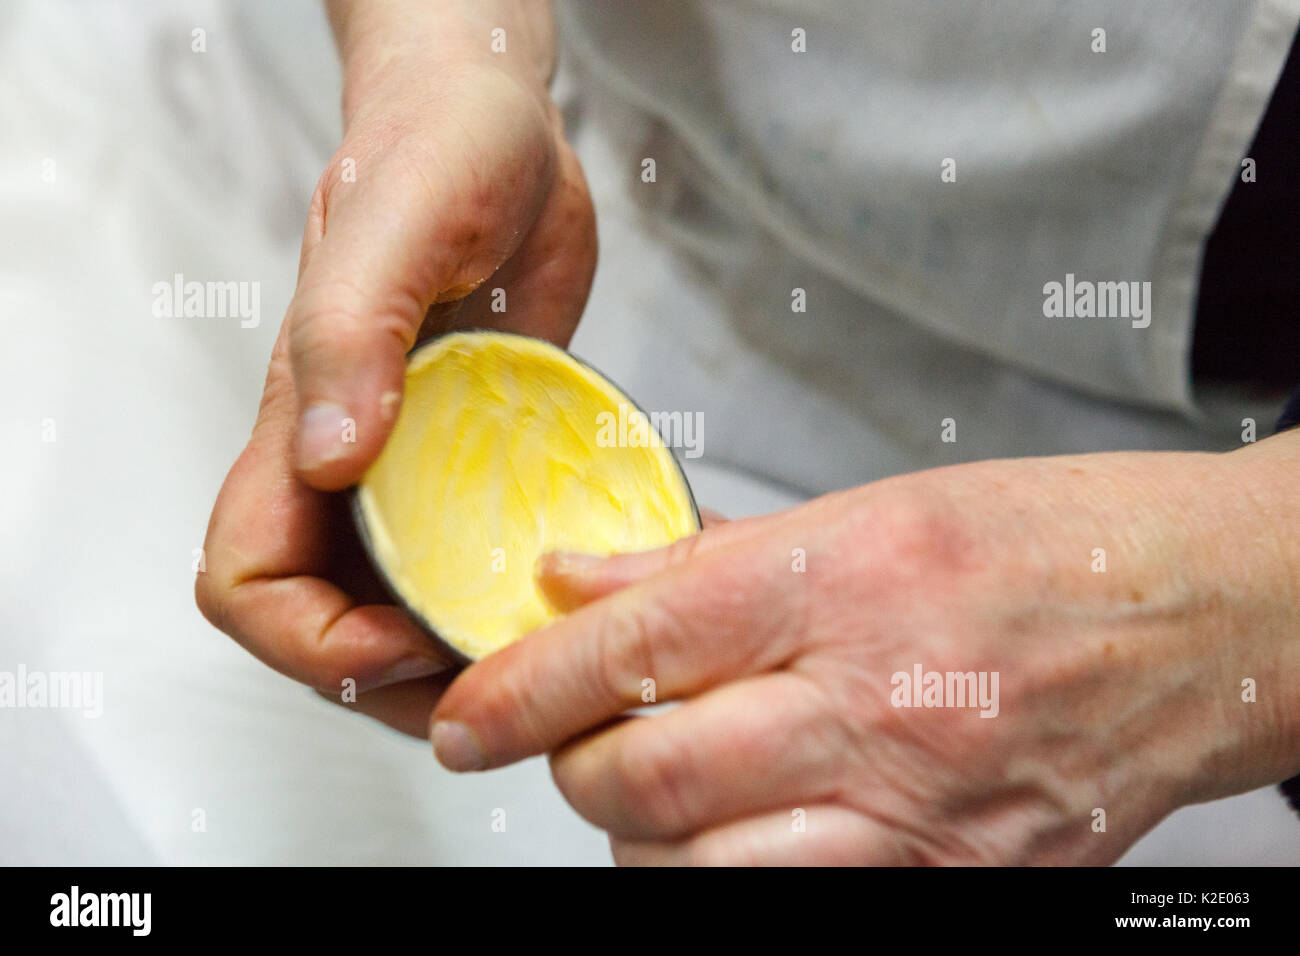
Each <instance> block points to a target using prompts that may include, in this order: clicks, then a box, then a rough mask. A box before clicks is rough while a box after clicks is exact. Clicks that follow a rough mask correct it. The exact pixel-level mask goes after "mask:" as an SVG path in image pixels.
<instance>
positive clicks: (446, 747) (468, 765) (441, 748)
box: [430, 720, 487, 770]
mask: <svg viewBox="0 0 1300 956" xmlns="http://www.w3.org/2000/svg"><path fill="white" fill-rule="evenodd" d="M430 737H431V738H432V740H433V754H434V756H435V757H437V758H438V762H439V763H440V764H442V765H443V766H444V767H446V768H447V769H448V770H482V769H483V768H484V767H486V766H487V757H486V756H484V754H483V749H482V748H481V747H479V745H478V741H477V740H475V739H474V735H473V734H472V733H470V729H469V728H468V727H466V726H465V725H464V724H459V723H456V722H455V721H448V720H440V721H438V722H437V723H435V724H434V725H433V733H432V734H430Z"/></svg>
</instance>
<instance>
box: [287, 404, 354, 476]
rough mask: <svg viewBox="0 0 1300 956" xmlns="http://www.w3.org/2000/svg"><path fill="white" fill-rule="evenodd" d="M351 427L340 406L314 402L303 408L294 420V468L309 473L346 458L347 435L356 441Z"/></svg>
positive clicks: (346, 413)
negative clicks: (295, 422) (296, 437)
mask: <svg viewBox="0 0 1300 956" xmlns="http://www.w3.org/2000/svg"><path fill="white" fill-rule="evenodd" d="M349 425H351V426H352V428H351V429H349V428H348V426H349ZM355 428H356V423H355V422H354V421H353V419H352V418H350V417H349V416H348V412H347V409H345V408H344V407H343V406H342V405H335V404H334V403H333V402H318V403H316V404H315V405H312V406H310V407H309V408H307V409H306V410H305V411H304V412H303V413H302V417H301V418H299V419H298V467H299V468H303V469H306V470H310V469H312V468H318V467H320V466H321V465H324V464H326V463H328V462H331V461H337V460H338V459H340V458H343V457H344V456H346V455H347V454H348V447H347V446H348V445H349V444H350V442H349V441H348V438H349V432H351V435H350V437H351V440H352V441H353V442H355V441H356V433H355Z"/></svg>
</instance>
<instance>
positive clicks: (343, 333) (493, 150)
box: [196, 0, 596, 737]
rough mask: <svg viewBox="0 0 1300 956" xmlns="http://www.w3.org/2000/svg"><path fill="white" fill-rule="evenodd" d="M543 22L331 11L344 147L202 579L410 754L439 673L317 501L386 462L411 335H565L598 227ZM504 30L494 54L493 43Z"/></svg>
mask: <svg viewBox="0 0 1300 956" xmlns="http://www.w3.org/2000/svg"><path fill="white" fill-rule="evenodd" d="M543 11H545V5H542V4H537V3H531V2H528V3H518V2H509V3H507V2H502V3H490V2H475V3H469V4H465V3H460V2H452V0H446V2H444V3H442V4H424V3H421V4H407V3H401V2H392V0H371V2H366V3H360V4H357V5H356V9H355V11H354V10H352V9H350V8H347V7H345V6H344V5H336V8H335V11H334V12H335V14H336V29H337V30H338V32H339V39H340V45H341V47H342V48H343V55H344V60H345V76H346V86H345V104H344V111H345V114H346V116H347V132H346V135H345V138H344V142H343V145H342V146H341V147H340V148H339V150H338V153H337V154H336V155H335V157H334V159H333V160H331V162H330V164H329V166H328V168H327V169H326V171H325V174H324V175H323V176H322V177H321V180H320V183H319V185H318V186H317V188H316V192H315V195H314V196H313V197H312V203H311V211H310V214H309V216H308V221H307V228H306V234H305V236H304V238H303V245H302V256H301V261H300V267H299V279H298V288H297V290H296V293H295V295H294V299H293V302H292V303H291V305H290V307H289V311H288V314H287V316H286V318H285V321H284V324H283V326H282V327H281V330H280V335H279V338H278V340H277V342H276V345H275V348H274V350H273V352H272V355H271V364H270V370H269V372H268V375H267V380H266V387H265V393H264V395H263V399H262V406H261V410H260V411H259V413H258V419H257V424H256V425H255V426H254V429H253V434H252V437H251V439H250V441H249V444H248V447H247V448H246V449H245V450H244V452H243V454H242V455H240V457H239V460H238V461H237V462H236V463H235V465H234V467H233V468H232V469H231V472H230V474H229V476H228V477H227V479H226V482H225V485H224V487H223V488H222V490H221V494H220V496H219V497H218V499H217V503H216V506H215V508H214V510H213V514H212V519H211V522H210V524H209V527H208V535H207V540H206V542H205V551H206V563H207V570H206V573H203V574H200V575H199V577H198V580H197V583H196V596H197V599H198V603H199V607H200V608H201V609H202V611H203V613H204V615H205V616H206V617H207V618H208V619H209V620H210V621H212V622H213V623H214V624H215V625H216V626H217V627H219V628H221V629H222V630H223V631H226V632H227V633H229V634H230V635H231V636H233V637H234V638H235V639H236V640H238V641H239V642H240V643H241V644H243V645H244V646H245V647H246V648H248V650H250V651H251V652H252V653H253V654H255V655H256V656H257V657H258V658H260V659H261V660H263V661H264V662H266V663H267V664H269V665H271V666H272V667H274V668H276V669H277V670H279V671H281V672H282V673H285V674H287V675H289V676H291V677H293V678H295V679H297V680H300V681H302V682H304V683H307V684H309V685H311V686H312V687H315V688H318V689H320V690H321V691H322V692H323V693H325V694H327V695H328V696H329V698H330V699H332V700H335V701H337V700H339V694H340V690H341V683H342V681H344V680H345V679H347V678H351V679H353V680H355V681H356V682H357V689H358V690H359V691H361V692H362V693H361V694H360V696H359V697H358V698H357V702H356V704H355V707H356V709H358V710H361V711H363V712H365V713H369V714H371V715H373V716H375V717H378V718H379V719H381V720H384V721H386V722H388V723H390V724H392V725H393V726H395V727H398V728H399V729H401V730H404V731H407V732H409V733H413V734H416V735H418V736H421V737H423V736H425V735H426V733H427V730H428V715H429V712H430V710H431V709H432V707H433V704H434V702H435V701H436V699H437V695H438V694H439V693H440V692H441V689H442V686H443V685H444V684H445V683H446V680H447V679H448V678H446V677H445V676H433V675H438V674H440V673H441V672H442V671H444V670H445V668H446V667H447V666H448V662H447V661H446V660H444V659H443V658H442V657H441V656H440V655H439V654H438V653H437V651H436V650H435V649H434V647H433V645H432V643H431V642H430V641H429V640H428V638H427V637H425V635H424V634H423V633H422V632H421V631H420V630H419V628H418V627H417V626H416V625H415V623H414V622H413V621H412V620H411V619H410V618H409V617H408V616H407V615H406V614H405V613H403V612H402V611H401V610H399V609H398V608H396V607H395V606H393V605H391V604H390V603H388V601H387V599H386V597H385V596H384V593H383V591H382V589H381V588H380V587H379V585H378V583H377V581H376V580H375V578H374V576H373V574H372V573H371V572H370V570H369V567H368V564H367V562H366V560H365V559H364V556H363V555H362V554H361V552H360V548H359V546H358V544H357V542H356V536H355V534H354V532H353V531H352V527H351V522H350V521H349V519H348V515H347V513H346V508H345V506H344V503H343V502H342V501H340V500H339V499H338V497H337V496H334V495H328V494H325V493H324V492H325V491H329V490H333V489H338V488H343V487H345V486H347V485H349V484H351V483H352V482H354V481H355V480H356V479H357V478H359V477H360V475H361V474H362V473H363V472H364V470H365V468H366V467H367V466H368V465H369V464H370V462H371V461H373V460H374V458H375V457H376V456H377V455H378V453H379V451H380V449H381V448H382V447H383V444H384V442H385V440H386V439H387V436H388V433H389V431H390V429H391V427H392V424H393V420H394V418H395V417H396V413H397V408H398V403H399V402H400V395H401V391H402V384H403V375H404V369H405V356H406V353H407V351H408V350H409V348H410V347H411V345H412V344H413V343H414V342H415V341H416V338H417V336H418V335H420V334H422V333H424V334H428V333H432V332H436V331H440V330H443V329H447V328H452V327H471V326H473V327H495V328H503V329H509V330H512V331H518V332H524V333H527V334H531V335H536V336H540V337H544V338H547V339H550V340H551V341H553V342H556V343H558V344H561V345H563V344H566V343H567V342H568V340H569V337H570V336H571V335H572V333H573V329H574V327H575V325H576V323H577V321H578V316H579V314H580V313H581V311H582V307H583V304H584V302H585V300H586V296H587V292H588V289H589V287H590V283H591V277H592V273H593V270H594V266H595V253H596V242H595V225H594V218H593V211H592V207H591V201H590V198H589V196H588V194H587V190H586V186H585V183H584V181H583V177H582V172H581V170H580V168H579V167H578V163H577V160H576V159H575V158H574V156H573V153H572V151H571V150H570V148H569V147H568V145H567V144H566V143H565V142H564V139H563V132H562V129H561V124H560V119H559V114H558V112H557V111H556V109H555V106H554V105H553V104H552V103H551V101H550V99H549V98H548V96H547V94H546V89H545V83H546V80H547V77H548V74H549V58H550V53H551V50H550V44H551V39H550V37H549V34H548V32H547V30H548V29H549V20H547V19H546V18H542V19H541V20H540V21H539V19H538V16H537V14H538V13H539V12H543ZM497 26H503V27H504V28H505V29H507V51H508V52H507V53H504V54H497V53H493V52H492V51H491V48H490V42H491V30H492V29H493V28H494V27H497ZM352 171H355V181H350V180H351V178H352V177H351V172H352ZM345 174H347V178H345ZM489 279H490V281H486V280H489ZM476 287H477V291H471V290H473V289H475V288H476ZM495 288H501V289H504V290H505V294H506V296H507V298H506V310H505V311H504V312H498V311H493V310H492V308H491V306H492V302H493V293H492V290H493V289H495ZM345 419H350V420H351V423H348V422H346V421H345ZM345 436H348V437H353V436H354V437H355V441H352V442H349V441H345V440H344V439H345Z"/></svg>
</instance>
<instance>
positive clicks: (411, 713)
mask: <svg viewBox="0 0 1300 956" xmlns="http://www.w3.org/2000/svg"><path fill="white" fill-rule="evenodd" d="M454 677H455V674H454V673H453V672H452V671H450V670H449V671H445V672H443V673H441V674H438V675H436V676H434V677H426V678H423V679H420V680H408V681H402V682H401V683H400V684H391V685H389V686H387V687H379V688H376V689H375V690H370V691H366V692H364V693H359V694H357V695H356V697H355V699H350V698H345V697H344V696H343V694H342V692H341V691H331V692H326V691H318V693H319V694H320V696H321V697H322V698H324V699H325V700H327V701H329V702H330V703H332V704H335V705H337V706H339V707H342V708H344V709H346V710H351V711H355V712H356V713H360V714H365V715H366V716H367V717H371V718H373V719H374V720H377V721H379V722H380V723H383V724H386V725H388V726H389V727H392V728H393V729H394V730H396V731H399V732H400V733H403V734H407V735H409V736H411V737H416V738H419V739H426V738H427V737H428V736H429V715H430V714H432V713H433V708H434V707H435V706H437V704H438V698H439V697H441V696H442V693H443V691H445V690H446V689H447V685H448V684H450V683H451V681H452V680H453V678H454Z"/></svg>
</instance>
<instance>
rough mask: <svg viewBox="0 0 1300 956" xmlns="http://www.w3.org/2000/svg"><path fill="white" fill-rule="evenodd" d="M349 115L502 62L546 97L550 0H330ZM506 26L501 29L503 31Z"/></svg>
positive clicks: (551, 57) (551, 62)
mask: <svg viewBox="0 0 1300 956" xmlns="http://www.w3.org/2000/svg"><path fill="white" fill-rule="evenodd" d="M328 8H329V15H330V23H331V25H332V27H333V30H334V36H335V41H336V43H337V45H338V49H339V58H340V61H341V63H342V66H343V116H344V120H345V122H348V121H350V120H351V118H352V116H353V115H354V114H355V113H356V112H357V110H358V109H359V108H360V107H361V106H362V105H364V104H366V103H368V102H371V101H373V100H377V99H380V98H383V97H386V96H388V95H390V94H391V93H406V94H407V95H409V93H410V91H411V89H412V87H413V86H414V87H416V88H419V86H420V85H421V84H422V83H425V82H426V81H428V82H427V84H426V88H427V89H428V90H429V93H430V95H435V94H436V91H437V77H438V76H439V75H440V74H445V73H448V72H451V71H457V70H466V69H497V70H500V71H502V72H504V73H507V74H510V75H511V76H513V77H514V78H515V79H516V80H517V81H519V82H520V83H521V84H522V85H523V86H524V87H526V88H528V89H531V90H532V91H534V92H535V93H537V94H538V95H539V96H540V97H542V98H546V96H547V92H546V91H547V87H548V85H549V83H550V80H551V76H552V74H553V72H554V68H555V33H554V21H553V17H552V10H551V3H550V2H549V0H432V2H431V0H328ZM498 29H499V30H501V31H504V32H503V33H501V34H496V35H494V31H496V30H498Z"/></svg>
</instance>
